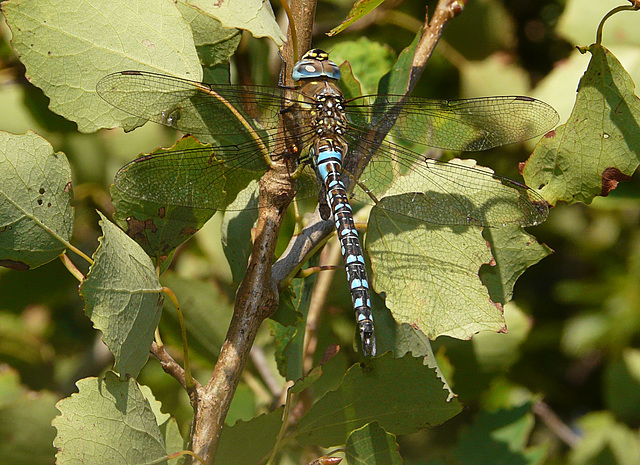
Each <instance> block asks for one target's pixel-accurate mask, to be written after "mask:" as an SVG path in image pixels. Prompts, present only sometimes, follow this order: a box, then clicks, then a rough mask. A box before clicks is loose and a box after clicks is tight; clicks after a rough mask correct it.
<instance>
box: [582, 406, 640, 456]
mask: <svg viewBox="0 0 640 465" xmlns="http://www.w3.org/2000/svg"><path fill="white" fill-rule="evenodd" d="M576 426H577V427H578V428H580V431H581V433H582V434H581V438H582V440H581V441H580V442H578V443H577V444H576V446H575V447H574V448H573V449H572V450H571V453H570V454H569V457H570V459H569V462H570V463H571V464H575V465H592V464H600V463H602V464H609V463H611V464H616V465H636V464H638V463H640V447H638V433H637V431H633V430H631V429H629V427H628V426H626V425H625V424H623V423H618V422H616V420H615V418H614V417H613V415H612V414H611V413H610V412H593V413H589V414H587V415H585V416H583V417H582V418H580V420H578V422H577V425H576Z"/></svg>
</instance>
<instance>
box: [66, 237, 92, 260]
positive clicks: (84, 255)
mask: <svg viewBox="0 0 640 465" xmlns="http://www.w3.org/2000/svg"><path fill="white" fill-rule="evenodd" d="M63 242H64V245H65V246H66V247H67V249H69V250H71V251H73V252H75V254H76V255H79V256H80V257H82V258H84V259H85V260H86V261H87V262H88V263H89V265H93V259H92V258H91V257H89V256H88V255H87V254H85V253H84V252H83V251H82V250H80V249H79V248H77V247H76V246H74V245H73V244H71V243H70V242H66V241H63Z"/></svg>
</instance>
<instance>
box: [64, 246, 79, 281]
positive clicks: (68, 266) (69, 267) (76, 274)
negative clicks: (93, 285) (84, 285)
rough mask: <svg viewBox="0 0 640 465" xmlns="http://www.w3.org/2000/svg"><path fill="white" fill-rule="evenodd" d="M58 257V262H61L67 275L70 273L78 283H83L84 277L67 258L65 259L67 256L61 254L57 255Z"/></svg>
mask: <svg viewBox="0 0 640 465" xmlns="http://www.w3.org/2000/svg"><path fill="white" fill-rule="evenodd" d="M59 257H60V260H62V264H63V265H64V267H65V268H66V269H67V270H69V273H71V274H72V275H73V276H74V277H75V278H76V279H77V280H78V281H80V282H82V281H84V275H83V274H82V273H81V272H80V270H79V269H78V268H76V266H75V265H74V264H73V262H72V261H71V260H70V259H69V257H67V254H65V253H64V252H63V253H61V254H60V255H59Z"/></svg>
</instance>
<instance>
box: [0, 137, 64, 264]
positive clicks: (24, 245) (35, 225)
mask: <svg viewBox="0 0 640 465" xmlns="http://www.w3.org/2000/svg"><path fill="white" fill-rule="evenodd" d="M0 179H2V184H1V185H0V265H2V266H6V267H9V268H13V269H16V270H27V269H29V268H35V267H38V266H40V265H43V264H45V263H47V262H50V261H51V260H53V259H55V258H56V257H58V255H60V254H61V253H62V252H64V250H65V248H66V245H67V244H68V242H69V239H70V238H71V232H72V229H73V209H72V208H71V197H72V195H73V193H72V190H71V168H70V167H69V163H68V162H67V158H66V157H65V156H64V154H63V153H62V152H58V153H54V151H53V148H52V147H51V145H50V144H49V143H48V142H47V141H46V140H44V139H42V138H41V137H40V136H38V135H37V134H36V133H34V132H31V131H28V132H27V133H25V134H23V135H13V134H8V133H6V132H0Z"/></svg>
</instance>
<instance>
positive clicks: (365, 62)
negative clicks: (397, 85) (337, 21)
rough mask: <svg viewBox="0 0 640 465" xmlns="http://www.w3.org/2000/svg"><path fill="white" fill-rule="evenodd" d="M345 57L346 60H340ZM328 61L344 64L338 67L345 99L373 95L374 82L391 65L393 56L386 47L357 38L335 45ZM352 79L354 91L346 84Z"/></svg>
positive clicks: (393, 60)
mask: <svg viewBox="0 0 640 465" xmlns="http://www.w3.org/2000/svg"><path fill="white" fill-rule="evenodd" d="M347 58H348V59H349V61H344V60H346V59H347ZM331 59H332V60H333V61H335V62H336V63H340V62H342V61H344V63H343V64H341V65H340V71H341V74H342V77H341V78H340V87H341V88H345V87H347V89H346V90H347V91H346V93H345V98H346V99H348V98H350V97H360V96H361V95H366V94H373V93H375V90H376V87H377V85H378V82H379V81H380V79H381V78H382V76H384V75H385V74H386V73H388V72H389V70H390V69H391V67H392V66H393V64H394V62H395V53H394V51H393V49H392V48H391V47H389V46H388V45H383V44H380V43H378V42H373V41H372V40H370V39H368V38H367V37H360V38H359V39H357V40H351V41H345V42H340V43H338V44H336V45H335V46H334V47H333V48H332V49H331ZM354 76H355V77H356V78H355V79H357V81H356V82H355V85H356V86H357V88H356V89H354V90H352V88H353V87H352V85H351V84H349V83H350V81H353V80H354ZM359 83H362V89H364V92H363V91H362V90H360V84H359Z"/></svg>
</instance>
